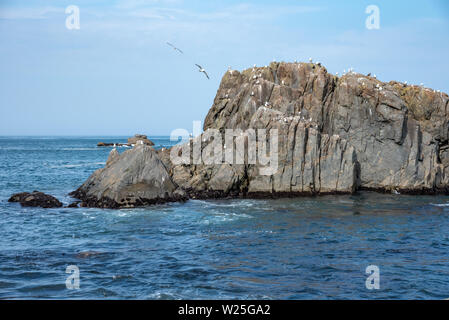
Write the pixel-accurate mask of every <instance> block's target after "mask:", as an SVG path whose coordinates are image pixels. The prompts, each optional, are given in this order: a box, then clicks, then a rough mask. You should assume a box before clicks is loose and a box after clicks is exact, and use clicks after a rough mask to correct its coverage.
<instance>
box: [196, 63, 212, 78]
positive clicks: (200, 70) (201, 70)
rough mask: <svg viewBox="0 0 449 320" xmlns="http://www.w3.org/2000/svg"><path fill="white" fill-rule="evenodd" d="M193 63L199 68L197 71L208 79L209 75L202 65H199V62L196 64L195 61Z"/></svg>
mask: <svg viewBox="0 0 449 320" xmlns="http://www.w3.org/2000/svg"><path fill="white" fill-rule="evenodd" d="M195 65H196V66H197V67H198V69H199V70H198V71H199V72H202V73H204V75H205V76H206V77H207V79H210V78H209V75H208V74H207V72H206V70H204V68H203V67H202V66H200V65H199V64H196V63H195Z"/></svg>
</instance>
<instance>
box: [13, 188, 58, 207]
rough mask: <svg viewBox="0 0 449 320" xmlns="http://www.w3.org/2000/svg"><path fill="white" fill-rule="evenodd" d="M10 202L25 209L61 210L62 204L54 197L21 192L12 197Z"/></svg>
mask: <svg viewBox="0 0 449 320" xmlns="http://www.w3.org/2000/svg"><path fill="white" fill-rule="evenodd" d="M8 202H19V203H20V204H21V205H22V206H23V207H42V208H60V207H62V203H61V202H60V201H59V200H58V199H56V198H55V197H53V196H50V195H48V194H45V193H43V192H39V191H33V192H31V193H29V192H21V193H17V194H14V195H12V196H11V198H9V200H8Z"/></svg>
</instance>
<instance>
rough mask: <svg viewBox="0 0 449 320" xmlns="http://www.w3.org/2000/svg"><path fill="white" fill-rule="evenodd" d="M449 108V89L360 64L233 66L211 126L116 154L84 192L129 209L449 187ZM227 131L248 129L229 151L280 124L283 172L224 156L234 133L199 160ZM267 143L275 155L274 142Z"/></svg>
mask: <svg viewBox="0 0 449 320" xmlns="http://www.w3.org/2000/svg"><path fill="white" fill-rule="evenodd" d="M448 107H449V97H448V95H447V94H445V93H440V92H436V91H434V90H431V89H428V88H423V87H419V86H407V85H405V84H402V83H398V82H389V83H383V82H381V81H379V80H377V79H376V78H373V77H371V76H364V75H361V74H357V73H353V72H351V73H348V74H346V75H344V76H342V77H341V78H339V77H336V76H333V75H331V74H329V73H328V72H327V70H326V69H325V68H324V67H323V66H321V65H317V64H312V63H271V64H270V66H269V67H265V68H251V69H248V70H245V71H243V72H238V71H235V70H233V71H228V72H227V73H226V74H225V75H224V77H223V79H222V81H221V84H220V87H219V89H218V91H217V95H216V97H215V100H214V103H213V106H212V107H211V109H210V110H209V113H208V115H207V117H206V119H205V121H204V132H203V134H201V135H200V136H198V137H196V138H194V139H192V140H191V141H190V142H188V143H187V144H185V145H184V146H175V147H173V148H171V149H166V150H159V151H157V152H156V151H154V150H152V149H151V148H149V147H146V146H145V147H144V146H138V147H136V148H134V149H132V150H129V151H127V152H125V153H123V154H122V155H118V154H115V153H114V154H111V155H110V158H109V159H108V163H107V165H106V168H104V169H100V170H98V171H97V172H95V173H94V174H93V175H92V176H91V177H90V178H89V180H88V181H86V183H85V184H84V185H83V186H81V188H80V189H78V190H77V192H76V195H78V197H80V198H81V199H83V200H85V202H87V203H89V205H93V206H112V207H117V206H119V207H122V206H129V205H132V206H134V205H143V204H150V203H152V202H153V200H151V199H177V198H180V199H184V198H185V194H187V196H188V197H191V198H214V197H245V196H247V197H258V196H262V197H266V196H295V195H312V194H326V193H352V192H354V191H356V190H358V189H371V190H377V191H388V192H391V191H399V192H408V193H440V192H444V193H447V191H448V186H449V171H448V170H449V131H448V129H449V126H448V120H449V116H448V112H449V110H448ZM227 129H234V130H236V129H240V130H242V132H241V133H240V134H237V135H236V137H235V139H234V140H233V142H232V143H231V144H230V145H227V144H226V147H228V149H227V150H229V148H233V147H235V146H236V145H238V144H242V145H244V146H245V147H248V146H249V145H250V142H251V141H253V140H252V139H257V143H259V142H264V143H265V144H266V145H269V138H268V136H262V137H259V136H257V137H256V138H254V137H252V135H251V132H250V131H251V130H253V131H257V130H261V129H265V130H266V131H267V132H268V131H270V130H277V133H278V138H277V151H278V155H277V157H276V159H277V163H276V170H274V171H273V172H272V173H270V174H266V173H264V174H262V173H263V172H266V166H265V165H262V164H261V163H258V162H253V161H250V158H249V154H248V153H244V154H240V156H241V158H243V160H244V161H242V162H230V163H229V162H226V161H224V160H225V159H226V156H225V155H224V154H225V153H226V148H225V139H223V141H222V142H221V144H220V145H219V146H220V148H222V154H221V153H219V154H218V155H216V157H217V159H219V160H220V161H219V163H215V164H211V163H205V162H201V161H198V160H199V157H201V154H204V153H208V152H210V150H211V145H212V143H213V141H214V139H211V138H210V136H211V135H213V134H211V133H212V132H213V131H214V130H215V131H216V132H221V133H222V134H223V133H225V132H226V130H227ZM199 142H201V143H200V147H199V149H196V150H197V152H196V153H195V151H192V152H191V153H190V155H189V157H188V160H189V161H188V163H173V162H172V157H171V155H173V154H179V152H180V150H181V149H183V148H184V147H189V148H190V150H195V147H194V146H195V144H196V143H199ZM197 145H199V144H197ZM139 148H142V149H139ZM257 148H260V147H259V144H258V147H257ZM246 150H247V148H246ZM267 150H268V153H267V154H268V155H272V153H273V150H271V145H270V147H269V148H268V149H267ZM257 152H259V149H258V150H257ZM258 154H259V153H258ZM222 160H223V161H222ZM175 190H176V191H175ZM184 192H185V193H184Z"/></svg>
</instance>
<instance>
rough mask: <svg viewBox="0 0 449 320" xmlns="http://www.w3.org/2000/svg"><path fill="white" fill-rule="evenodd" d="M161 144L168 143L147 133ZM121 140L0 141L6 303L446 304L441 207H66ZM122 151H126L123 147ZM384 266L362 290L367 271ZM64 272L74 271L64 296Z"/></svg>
mask: <svg viewBox="0 0 449 320" xmlns="http://www.w3.org/2000/svg"><path fill="white" fill-rule="evenodd" d="M150 139H151V140H153V141H154V142H155V143H156V148H161V147H168V146H170V145H171V142H170V141H169V139H168V138H167V137H150ZM99 141H111V142H125V141H126V137H0V298H1V299H445V298H449V197H447V196H408V195H385V194H377V193H368V192H365V193H360V194H357V195H347V196H323V197H305V198H296V199H276V200H252V199H236V200H211V201H200V200H191V201H188V202H186V203H171V204H166V205H157V206H153V207H147V208H139V209H124V210H109V209H93V208H79V209H69V208H59V209H40V208H22V207H20V205H19V204H17V203H8V202H7V200H8V198H9V197H10V196H11V194H13V193H17V192H22V191H30V192H31V191H33V190H39V191H42V192H45V193H49V194H52V195H54V196H56V197H57V198H58V199H59V200H61V201H62V202H63V203H64V204H65V205H67V204H69V203H71V202H72V201H73V199H71V198H70V197H69V196H68V193H69V192H71V191H73V190H75V189H76V188H77V187H79V186H80V185H81V184H82V183H83V182H84V181H85V180H86V178H88V176H89V175H90V174H91V173H92V172H93V171H94V170H96V169H99V168H101V167H103V166H104V164H105V162H106V159H107V156H108V153H109V151H110V150H111V148H97V147H96V144H97V142H99ZM119 150H120V152H121V151H124V150H125V148H123V149H119ZM372 265H374V266H377V267H378V269H379V273H378V275H379V287H378V289H368V288H367V286H366V280H367V278H368V277H369V276H370V274H368V273H366V268H367V267H368V266H372ZM67 266H76V267H77V268H78V269H79V279H80V287H79V289H68V288H67V286H66V279H67V277H69V276H70V274H68V273H66V268H67Z"/></svg>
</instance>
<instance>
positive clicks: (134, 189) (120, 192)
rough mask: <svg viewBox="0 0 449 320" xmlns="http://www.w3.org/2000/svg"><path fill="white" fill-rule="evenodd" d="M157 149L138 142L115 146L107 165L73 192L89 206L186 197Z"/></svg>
mask: <svg viewBox="0 0 449 320" xmlns="http://www.w3.org/2000/svg"><path fill="white" fill-rule="evenodd" d="M175 191H176V185H175V184H174V183H173V182H172V180H171V178H170V176H169V175H168V173H167V170H166V169H165V166H164V164H163V163H162V161H161V160H160V159H159V157H158V156H157V153H156V151H154V149H153V148H151V147H149V146H147V145H144V144H142V145H137V146H135V147H134V148H133V149H131V150H127V151H125V152H123V153H122V154H118V152H117V151H115V150H112V151H111V153H110V155H109V158H108V161H107V164H106V167H105V168H103V169H99V170H97V171H95V172H94V173H93V174H92V175H91V176H90V177H89V179H88V180H87V181H86V182H85V183H84V184H83V185H82V186H81V187H80V188H79V189H78V190H76V191H74V192H73V193H72V194H71V195H72V196H74V197H76V198H78V199H81V200H83V204H82V206H84V207H85V206H88V207H106V208H119V207H135V206H143V205H149V204H156V203H164V202H169V201H180V200H183V194H182V193H179V192H175Z"/></svg>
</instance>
